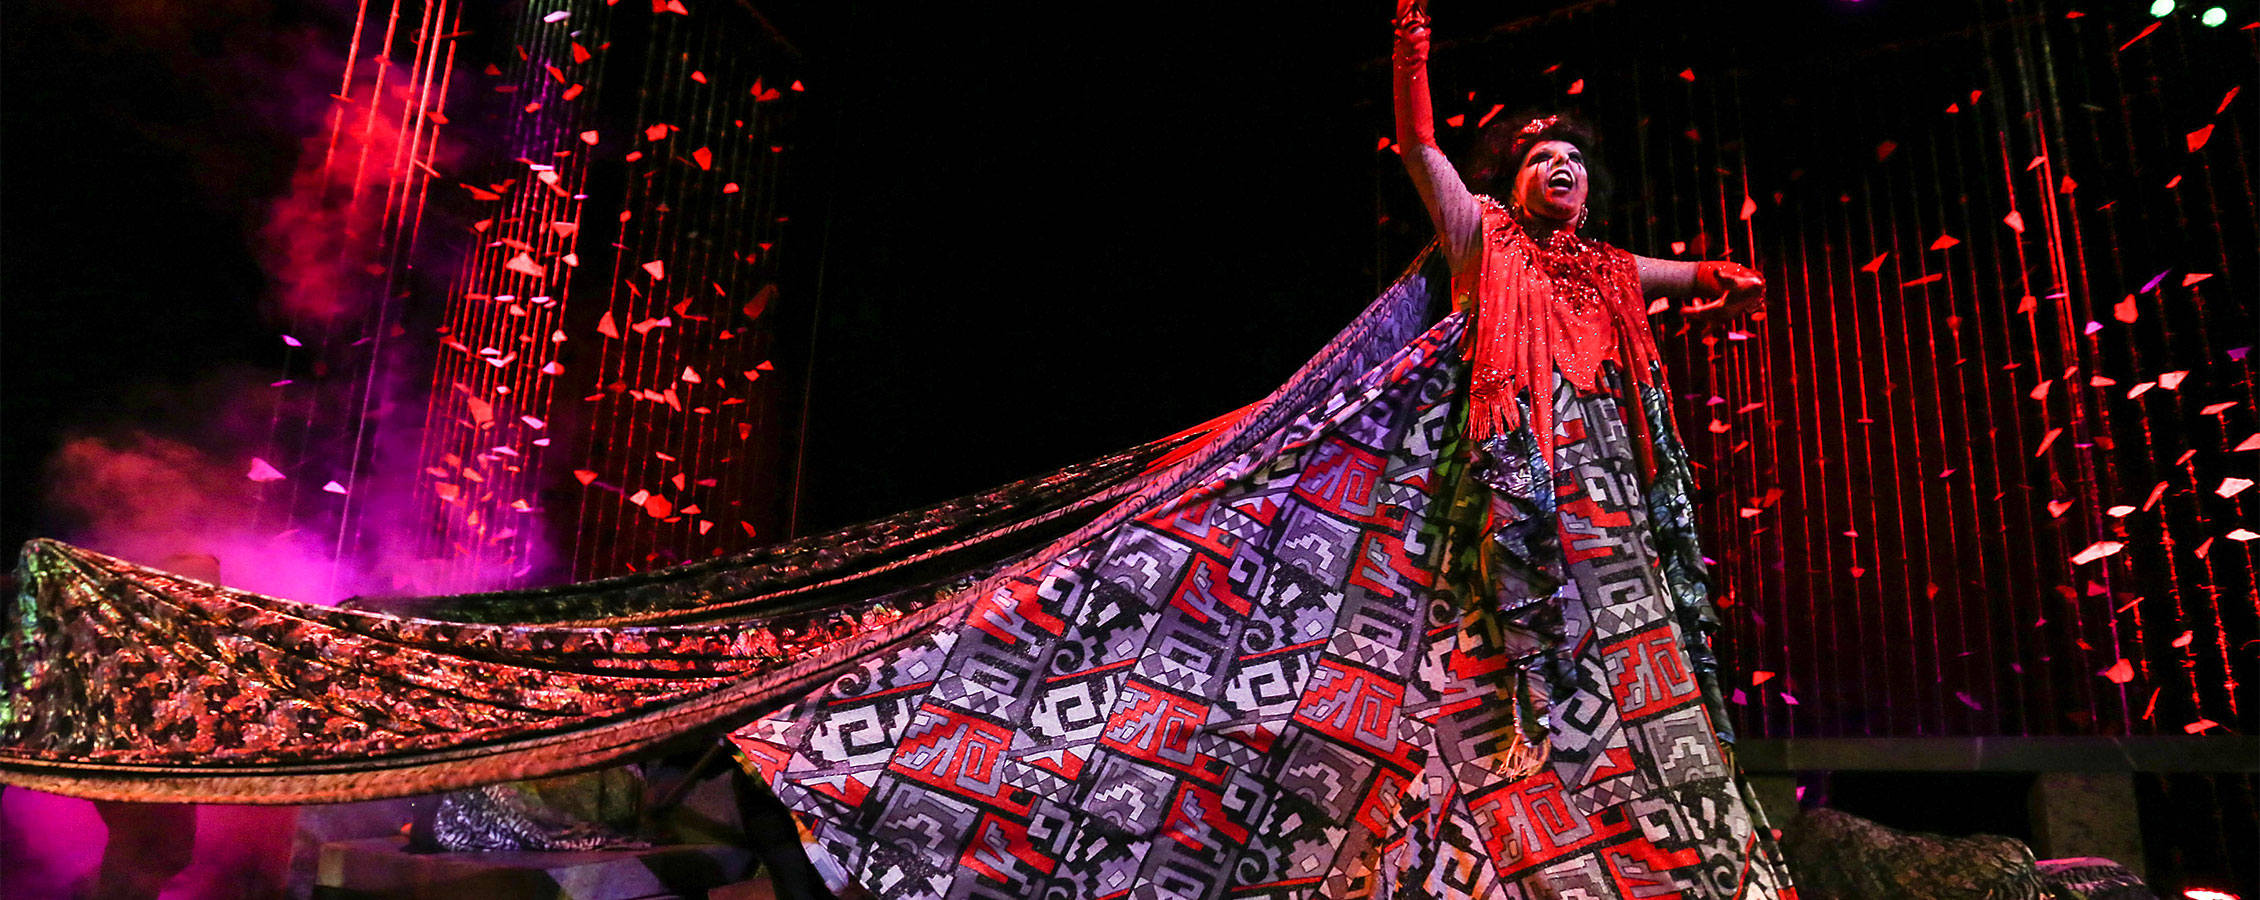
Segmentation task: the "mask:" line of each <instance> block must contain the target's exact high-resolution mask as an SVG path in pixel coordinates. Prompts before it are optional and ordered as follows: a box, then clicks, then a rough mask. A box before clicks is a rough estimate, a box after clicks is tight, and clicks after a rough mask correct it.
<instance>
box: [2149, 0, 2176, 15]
mask: <svg viewBox="0 0 2260 900" xmlns="http://www.w3.org/2000/svg"><path fill="white" fill-rule="evenodd" d="M2173 11H2174V0H2150V14H2151V15H2153V16H2157V17H2158V18H2161V19H2163V18H2165V17H2166V14H2167V13H2170V12H2173Z"/></svg>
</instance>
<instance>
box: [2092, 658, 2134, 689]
mask: <svg viewBox="0 0 2260 900" xmlns="http://www.w3.org/2000/svg"><path fill="white" fill-rule="evenodd" d="M2097 674H2099V675H2102V676H2103V677H2104V678H2107V679H2110V681H2111V683H2112V684H2126V683H2127V682H2129V681H2133V680H2134V663H2132V662H2129V661H2127V660H2124V659H2122V660H2119V661H2118V662H2115V663H2112V664H2111V667H2110V668H2108V669H2104V670H2103V671H2102V672H2099V673H2097Z"/></svg>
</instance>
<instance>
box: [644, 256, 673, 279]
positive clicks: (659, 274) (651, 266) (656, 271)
mask: <svg viewBox="0 0 2260 900" xmlns="http://www.w3.org/2000/svg"><path fill="white" fill-rule="evenodd" d="M643 270H644V271H645V272H649V273H651V280H653V281H665V280H667V263H666V262H665V261H664V260H657V259H655V260H652V261H650V262H647V263H644V264H643Z"/></svg>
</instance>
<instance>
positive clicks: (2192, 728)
mask: <svg viewBox="0 0 2260 900" xmlns="http://www.w3.org/2000/svg"><path fill="white" fill-rule="evenodd" d="M2150 27H2152V28H2156V27H2158V23H2156V22H2152V23H2150ZM2144 33H2145V34H2147V33H2148V32H2144ZM2219 727H2221V723H2219V722H2215V721H2213V720H2212V719H2199V720H2197V721H2195V722H2191V723H2189V724H2187V725H2184V726H2182V730H2183V731H2185V732H2188V733H2190V734H2197V733H2200V732H2203V731H2205V730H2206V729H2209V728H2219Z"/></svg>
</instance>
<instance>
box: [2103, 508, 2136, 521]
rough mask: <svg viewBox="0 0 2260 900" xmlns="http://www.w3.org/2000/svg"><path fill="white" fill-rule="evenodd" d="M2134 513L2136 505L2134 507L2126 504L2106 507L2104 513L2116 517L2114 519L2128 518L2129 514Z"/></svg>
mask: <svg viewBox="0 0 2260 900" xmlns="http://www.w3.org/2000/svg"><path fill="white" fill-rule="evenodd" d="M2133 513H2134V507H2132V506H2125V505H2121V506H2114V507H2111V508H2110V509H2106V510H2104V511H2103V514H2104V515H2106V516H2110V517H2111V518H2114V519H2124V518H2126V517H2127V516H2129V515H2132V514H2133Z"/></svg>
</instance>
